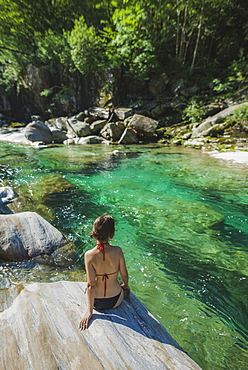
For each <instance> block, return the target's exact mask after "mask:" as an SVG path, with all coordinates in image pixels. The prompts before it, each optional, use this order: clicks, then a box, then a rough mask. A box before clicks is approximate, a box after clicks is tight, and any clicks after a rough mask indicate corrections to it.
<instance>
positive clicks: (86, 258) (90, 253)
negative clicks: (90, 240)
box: [84, 248, 95, 261]
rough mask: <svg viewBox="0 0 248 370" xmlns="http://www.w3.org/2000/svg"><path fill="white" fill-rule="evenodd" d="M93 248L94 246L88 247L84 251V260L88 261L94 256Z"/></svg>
mask: <svg viewBox="0 0 248 370" xmlns="http://www.w3.org/2000/svg"><path fill="white" fill-rule="evenodd" d="M94 249H95V248H93V249H90V250H88V251H87V252H85V254H84V258H85V260H87V261H90V260H91V259H92V258H93V257H94V255H95V250H94Z"/></svg>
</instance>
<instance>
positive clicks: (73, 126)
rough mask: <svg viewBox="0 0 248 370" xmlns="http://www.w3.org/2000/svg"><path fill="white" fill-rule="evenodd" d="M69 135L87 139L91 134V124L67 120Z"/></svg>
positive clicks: (73, 119) (74, 119)
mask: <svg viewBox="0 0 248 370" xmlns="http://www.w3.org/2000/svg"><path fill="white" fill-rule="evenodd" d="M67 124H68V126H67V128H68V133H71V134H74V135H73V136H78V137H85V136H89V135H90V134H91V129H90V125H89V123H86V122H82V121H78V120H77V119H76V118H70V119H68V120H67Z"/></svg>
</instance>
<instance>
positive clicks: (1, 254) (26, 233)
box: [0, 212, 68, 261]
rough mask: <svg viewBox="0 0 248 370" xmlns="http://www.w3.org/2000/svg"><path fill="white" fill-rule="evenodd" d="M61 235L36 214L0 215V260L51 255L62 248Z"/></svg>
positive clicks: (62, 238) (16, 259) (62, 240)
mask: <svg viewBox="0 0 248 370" xmlns="http://www.w3.org/2000/svg"><path fill="white" fill-rule="evenodd" d="M67 242H68V241H67V239H66V238H65V237H64V236H63V234H62V233H61V232H60V231H59V230H57V229H56V228H55V227H54V226H52V225H51V224H50V223H49V222H47V221H46V220H45V219H44V218H42V217H41V216H40V215H39V214H38V213H36V212H21V213H15V214H11V215H0V258H1V259H3V260H6V261H22V260H25V259H30V258H33V257H36V256H38V255H42V254H52V253H53V252H54V251H55V250H56V249H58V248H60V247H62V246H64V245H65V244H66V243H67Z"/></svg>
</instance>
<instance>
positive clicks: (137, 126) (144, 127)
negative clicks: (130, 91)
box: [128, 114, 158, 137]
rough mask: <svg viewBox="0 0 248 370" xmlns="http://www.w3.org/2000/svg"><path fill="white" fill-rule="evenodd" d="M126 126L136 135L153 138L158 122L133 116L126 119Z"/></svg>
mask: <svg viewBox="0 0 248 370" xmlns="http://www.w3.org/2000/svg"><path fill="white" fill-rule="evenodd" d="M128 120H129V121H128V125H129V126H130V127H132V128H133V129H134V130H135V131H136V132H137V133H138V134H141V135H143V136H146V137H151V136H154V134H155V132H156V130H157V128H158V121H156V120H155V119H152V118H150V117H146V116H143V115H141V114H134V115H133V116H132V117H131V119H129V118H128Z"/></svg>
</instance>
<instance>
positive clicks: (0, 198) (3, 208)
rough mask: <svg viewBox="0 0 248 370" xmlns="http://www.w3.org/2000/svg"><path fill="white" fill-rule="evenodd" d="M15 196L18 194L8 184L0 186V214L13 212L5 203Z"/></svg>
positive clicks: (12, 199) (11, 200)
mask: <svg viewBox="0 0 248 370" xmlns="http://www.w3.org/2000/svg"><path fill="white" fill-rule="evenodd" d="M17 197H18V194H17V193H16V192H15V191H14V190H13V189H12V188H11V187H10V186H5V187H2V188H0V214H1V213H2V214H11V213H13V211H12V210H11V209H10V208H9V207H8V206H7V204H9V203H12V202H13V201H14V200H15V199H16V198H17Z"/></svg>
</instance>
